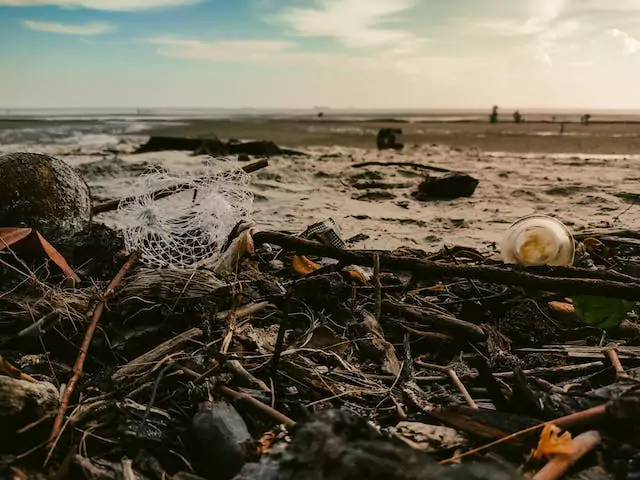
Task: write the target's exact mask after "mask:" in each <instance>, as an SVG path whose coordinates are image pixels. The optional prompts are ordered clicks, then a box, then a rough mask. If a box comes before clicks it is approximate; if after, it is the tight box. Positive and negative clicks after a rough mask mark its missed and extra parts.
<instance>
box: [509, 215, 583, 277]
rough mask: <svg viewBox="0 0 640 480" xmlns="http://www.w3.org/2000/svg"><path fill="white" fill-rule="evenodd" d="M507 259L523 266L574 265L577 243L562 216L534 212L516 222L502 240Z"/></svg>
mask: <svg viewBox="0 0 640 480" xmlns="http://www.w3.org/2000/svg"><path fill="white" fill-rule="evenodd" d="M500 251H501V254H502V260H503V261H504V262H505V263H512V264H513V263H515V264H518V265H522V266H543V265H549V266H571V265H572V264H573V260H574V257H575V243H574V240H573V235H571V232H570V231H569V229H568V228H567V227H566V226H565V225H564V224H563V223H562V222H561V221H559V220H558V219H556V218H553V217H549V216H546V215H530V216H528V217H524V218H521V219H520V220H518V221H517V222H515V223H513V224H512V225H511V226H510V227H509V230H508V231H507V233H506V235H505V236H504V238H503V240H502V242H501V244H500Z"/></svg>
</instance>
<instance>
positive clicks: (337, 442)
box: [236, 410, 522, 480]
mask: <svg viewBox="0 0 640 480" xmlns="http://www.w3.org/2000/svg"><path fill="white" fill-rule="evenodd" d="M363 478H366V479H368V480H378V479H379V480H383V479H384V480H418V479H421V480H435V479H451V480H454V479H462V478H465V479H467V478H468V479H478V480H480V479H486V480H489V479H499V480H512V479H513V480H515V479H521V478H522V477H521V476H520V475H519V474H518V473H517V472H516V471H514V470H512V469H510V468H508V467H502V466H497V465H494V464H489V463H482V464H481V463H471V464H464V465H460V466H456V467H443V466H440V465H438V463H437V462H436V461H435V460H433V459H431V458H430V457H429V456H428V455H427V454H425V453H423V452H419V451H417V450H414V449H412V448H411V447H409V446H407V445H405V444H403V443H401V442H394V441H391V440H388V439H385V438H384V437H383V436H382V435H381V434H380V433H378V432H377V431H376V430H375V429H373V428H372V427H371V426H370V425H369V424H368V423H367V420H366V418H363V417H361V416H356V415H354V414H352V413H349V412H347V411H345V410H323V411H320V412H318V413H316V414H315V415H313V416H312V417H311V418H310V419H308V420H306V421H304V422H301V423H299V424H298V425H296V427H294V429H293V430H292V435H291V444H290V445H288V447H287V448H286V449H285V450H284V452H281V453H274V454H270V455H266V456H265V457H263V459H262V461H261V463H259V464H256V463H249V464H247V465H245V466H244V468H243V469H242V471H241V472H240V475H238V476H237V477H236V480H284V479H287V480H303V479H304V480H359V479H363Z"/></svg>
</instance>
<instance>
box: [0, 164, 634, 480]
mask: <svg viewBox="0 0 640 480" xmlns="http://www.w3.org/2000/svg"><path fill="white" fill-rule="evenodd" d="M211 162H212V163H211V164H210V165H208V166H207V167H206V168H205V169H204V171H202V172H194V173H193V175H190V176H188V177H187V178H185V177H183V176H180V177H178V176H174V175H171V174H169V173H167V172H153V173H149V174H145V175H143V176H142V177H141V178H140V179H139V184H138V185H137V186H136V188H134V189H133V191H132V192H131V193H132V194H133V195H131V196H128V197H126V198H123V199H119V200H113V201H110V202H107V203H105V204H102V205H95V206H93V208H92V209H91V210H92V212H93V214H94V215H97V214H100V213H103V212H107V211H112V210H113V209H114V208H116V207H117V206H118V205H119V212H118V215H119V217H120V218H121V225H122V230H121V231H120V230H114V229H111V228H109V227H107V226H105V225H101V224H98V223H95V221H94V223H93V224H92V225H91V226H90V227H89V226H88V225H83V224H82V222H79V223H78V224H77V225H76V224H74V225H72V226H71V227H70V228H71V229H70V231H69V232H64V231H63V232H59V233H62V234H63V235H55V236H52V237H51V238H49V237H47V239H48V241H47V240H45V236H43V235H41V234H40V233H38V232H39V231H40V230H39V227H35V226H34V227H31V226H29V227H24V226H22V225H20V222H18V220H25V222H26V221H27V220H29V219H28V218H26V217H25V218H19V219H17V220H16V221H15V222H14V223H12V224H8V225H1V224H0V227H2V228H1V229H0V239H1V240H2V242H3V243H2V245H0V289H1V290H0V354H1V356H0V402H1V403H0V404H1V405H2V408H1V409H0V426H1V427H2V428H3V430H2V432H3V436H2V438H1V439H0V449H1V450H0V451H1V452H2V456H0V473H1V474H4V475H5V476H11V478H53V477H55V478H86V477H91V478H109V479H111V478H140V479H145V478H158V479H163V478H167V479H196V478H204V479H232V478H235V479H240V480H241V479H245V480H258V479H263V480H264V479H273V480H281V479H285V478H286V479H293V480H303V479H309V478H312V479H317V480H325V479H326V480H337V479H354V480H355V479H360V478H370V479H371V480H373V479H385V480H387V479H398V480H416V479H418V478H420V479H427V480H429V479H434V480H435V479H445V480H446V479H451V480H453V479H458V478H474V479H487V480H489V479H505V480H507V479H509V480H510V479H514V480H516V479H523V478H534V479H538V480H545V479H556V478H561V477H562V476H563V475H573V474H576V475H581V474H582V475H586V474H587V473H588V474H591V473H593V472H595V471H596V470H597V469H598V468H599V469H600V471H601V472H600V473H601V474H602V475H605V474H606V475H609V476H611V475H613V474H614V473H615V474H616V475H617V478H627V479H631V478H636V477H637V476H638V474H640V469H639V467H638V462H637V459H638V458H640V421H638V417H639V415H640V413H639V412H640V389H639V388H638V382H639V381H640V348H639V347H638V338H639V337H640V328H639V326H638V318H639V316H640V311H639V309H638V300H640V279H639V278H638V277H637V273H638V269H637V265H638V264H640V242H639V241H638V240H637V237H638V234H637V232H615V234H607V233H602V232H600V233H598V232H587V233H583V234H575V235H573V236H572V235H571V234H570V233H569V232H568V231H565V230H563V229H562V228H560V227H558V224H557V223H556V222H555V221H551V220H549V222H551V223H552V224H553V225H554V226H553V227H552V228H551V229H550V230H545V231H544V232H543V233H545V234H548V233H549V232H551V233H552V234H554V235H556V234H557V235H556V237H553V236H552V237H551V238H552V239H553V238H556V240H557V239H563V238H564V240H562V241H559V242H556V244H555V245H556V246H558V245H560V246H559V247H558V248H556V249H554V248H550V249H549V248H547V247H548V245H546V244H545V245H546V246H544V245H543V248H542V253H540V251H533V252H532V251H529V250H527V248H524V245H525V244H526V243H527V242H526V241H524V240H522V239H521V240H516V241H515V245H516V247H515V248H514V249H515V250H517V251H519V252H520V251H523V252H524V253H519V255H520V257H519V258H521V260H520V262H513V263H511V262H505V261H500V260H499V259H496V258H495V257H492V256H491V253H492V252H490V251H479V250H474V249H471V248H468V247H463V246H455V245H454V246H447V247H445V248H443V249H441V250H439V251H436V252H424V251H421V250H419V249H417V248H410V247H406V246H405V247H402V248H399V249H397V250H394V251H387V250H357V249H353V248H348V247H347V246H346V245H347V244H348V243H352V242H353V241H354V240H353V239H358V238H362V237H358V236H355V237H352V239H351V241H349V242H345V240H344V238H343V236H342V233H341V229H340V226H339V224H338V222H336V221H335V220H334V219H319V221H318V222H315V223H314V224H312V225H310V226H308V227H306V228H305V227H304V225H296V226H295V227H293V228H292V230H294V231H295V232H299V233H291V232H277V231H269V230H262V229H261V228H260V222H259V219H257V220H258V221H257V222H256V223H254V222H253V221H252V219H251V203H252V202H251V200H252V199H251V195H250V193H249V189H248V183H249V175H250V172H253V171H256V170H258V169H260V168H263V167H265V166H266V165H267V162H266V161H261V162H256V163H254V164H247V165H245V166H244V167H242V168H240V167H239V166H238V164H237V163H236V162H235V161H233V160H220V161H216V160H211ZM449 178H451V177H449ZM457 178H458V180H447V181H454V182H456V181H460V182H461V183H460V185H461V186H462V187H464V188H463V190H464V189H465V188H466V189H467V190H466V193H468V194H472V193H473V192H471V190H473V189H475V186H477V183H476V184H475V185H474V182H473V181H472V180H469V179H468V178H467V179H465V180H464V181H462V180H460V178H461V177H459V176H458V177H457ZM469 192H471V193H469ZM458 193H460V191H458ZM407 196H408V192H407ZM34 201H35V200H34ZM114 205H115V206H114ZM31 207H32V205H30V204H28V202H27V203H25V204H24V205H22V206H21V208H22V210H21V211H22V212H31V211H33V210H31ZM16 211H17V210H16ZM23 215H26V213H23ZM541 220H544V222H547V219H546V218H545V219H541ZM527 221H531V219H528V220H527ZM536 221H537V220H536ZM544 222H542V223H538V224H537V225H538V227H540V226H545V225H546V224H547V223H548V222H547V223H544ZM525 223H526V222H522V223H519V224H517V225H520V226H522V225H523V224H525ZM528 225H531V224H530V223H529V224H528ZM60 226H61V224H58V227H60ZM76 227H78V228H80V229H79V230H77V229H76ZM556 227H557V228H556ZM36 228H37V229H36ZM518 228H519V227H516V228H515V229H514V228H512V229H511V230H509V233H508V234H507V236H508V237H509V236H511V235H513V232H514V230H515V231H518ZM554 232H555V233H554ZM558 232H560V233H558ZM563 232H564V233H563ZM565 233H566V235H565V236H564V237H563V235H564V234H565ZM516 237H517V235H516ZM545 238H546V237H545ZM30 242H33V243H30ZM49 242H50V243H49ZM551 243H553V242H551ZM574 245H575V246H574ZM552 247H553V245H552ZM565 247H567V248H565ZM534 250H535V249H534ZM574 251H575V258H574ZM63 254H64V255H63ZM559 258H561V259H562V261H560V260H558V259H559ZM522 259H524V261H522ZM531 259H533V261H532V260H531ZM505 260H508V259H505ZM517 263H522V264H523V265H518V264H517ZM573 263H575V264H576V265H579V267H574V266H571V265H572V264H573ZM531 264H535V265H543V267H542V268H541V267H533V268H531V267H527V265H531ZM555 265H559V266H555ZM585 265H586V266H587V267H588V268H585ZM74 272H80V273H81V275H79V276H78V275H77V274H76V273H74ZM70 279H73V282H70V281H69V280H70ZM531 452H534V454H533V455H531ZM574 478H578V477H574Z"/></svg>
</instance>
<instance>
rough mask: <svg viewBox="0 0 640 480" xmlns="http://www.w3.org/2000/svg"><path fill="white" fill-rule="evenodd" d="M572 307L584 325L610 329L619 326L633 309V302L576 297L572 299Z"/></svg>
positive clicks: (588, 296) (584, 296)
mask: <svg viewBox="0 0 640 480" xmlns="http://www.w3.org/2000/svg"><path fill="white" fill-rule="evenodd" d="M573 306H574V307H575V309H576V313H577V314H578V316H579V317H580V318H581V319H582V321H583V322H584V323H586V324H588V325H594V326H596V327H600V328H604V329H610V328H616V327H617V326H619V325H620V322H622V320H623V319H624V317H625V316H626V315H627V313H629V311H630V310H631V309H632V308H633V306H634V302H630V301H629V300H622V299H619V298H608V297H594V296H591V295H576V296H574V297H573Z"/></svg>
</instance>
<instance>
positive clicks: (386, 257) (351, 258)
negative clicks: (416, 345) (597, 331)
mask: <svg viewBox="0 0 640 480" xmlns="http://www.w3.org/2000/svg"><path fill="white" fill-rule="evenodd" d="M253 239H254V242H255V243H257V244H263V243H269V244H272V245H277V246H280V247H282V248H284V249H285V250H290V251H293V252H296V253H300V254H303V255H319V256H324V257H330V258H335V259H336V260H340V261H342V262H346V263H350V264H357V265H364V266H368V267H373V265H374V254H376V253H377V254H379V256H380V267H381V268H383V269H387V270H401V271H406V272H411V273H414V274H415V275H417V276H420V277H423V278H432V279H438V280H440V279H452V278H471V279H473V280H481V281H485V282H492V283H499V284H502V285H513V286H519V287H523V288H529V289H536V290H549V291H555V292H562V293H565V294H587V295H598V296H606V297H611V298H624V299H628V300H640V283H633V282H621V281H614V280H602V279H598V278H569V277H552V276H547V275H540V274H533V273H529V272H527V271H525V270H524V269H519V268H514V269H510V268H506V267H497V266H491V265H452V264H447V263H438V262H433V261H430V260H423V259H417V258H412V257H403V256H399V255H394V254H392V253H382V252H374V251H367V250H343V249H340V248H335V247H331V246H326V245H323V244H321V243H318V242H313V241H310V240H305V239H302V238H298V237H295V236H292V235H286V234H283V233H278V232H258V233H256V234H255V235H254V237H253ZM550 270H551V271H552V269H550ZM565 271H566V270H565Z"/></svg>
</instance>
